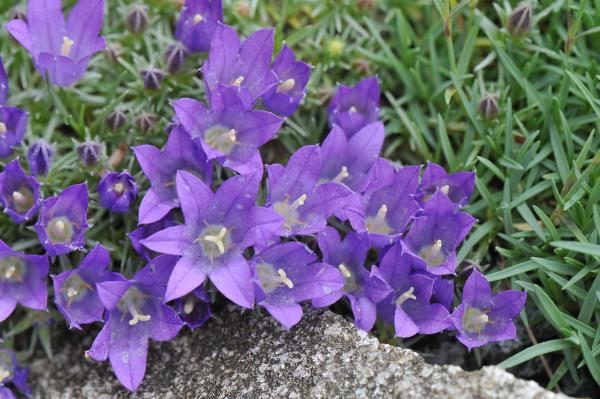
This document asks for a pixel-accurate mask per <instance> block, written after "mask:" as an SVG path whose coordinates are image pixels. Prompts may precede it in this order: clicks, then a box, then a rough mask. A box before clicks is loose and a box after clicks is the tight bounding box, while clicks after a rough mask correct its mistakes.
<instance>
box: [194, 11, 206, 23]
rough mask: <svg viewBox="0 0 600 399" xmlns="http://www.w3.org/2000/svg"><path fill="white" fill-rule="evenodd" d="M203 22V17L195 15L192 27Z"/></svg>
mask: <svg viewBox="0 0 600 399" xmlns="http://www.w3.org/2000/svg"><path fill="white" fill-rule="evenodd" d="M203 20H204V17H203V16H202V15H200V14H196V15H194V19H193V21H194V25H198V24H199V23H200V22H202V21H203Z"/></svg>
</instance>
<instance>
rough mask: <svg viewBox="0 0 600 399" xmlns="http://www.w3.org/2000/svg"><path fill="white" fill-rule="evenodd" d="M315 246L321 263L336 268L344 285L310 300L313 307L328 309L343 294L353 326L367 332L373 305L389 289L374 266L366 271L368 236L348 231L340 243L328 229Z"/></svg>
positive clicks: (371, 324) (373, 316)
mask: <svg viewBox="0 0 600 399" xmlns="http://www.w3.org/2000/svg"><path fill="white" fill-rule="evenodd" d="M318 244H319V249H321V252H322V253H323V262H325V263H328V264H330V265H332V266H334V267H337V268H338V269H339V270H340V272H341V273H342V275H343V276H344V286H343V287H342V288H341V289H339V290H335V291H333V292H331V293H330V294H329V295H327V296H324V297H322V298H319V299H315V300H313V306H318V307H323V306H329V305H331V304H332V303H334V302H336V301H337V300H338V299H340V298H341V297H342V296H343V295H345V296H346V297H347V298H348V300H349V301H350V305H351V307H352V313H354V323H355V324H356V326H357V327H358V328H360V329H361V330H365V331H370V330H371V329H372V328H373V325H374V324H375V320H376V318H377V307H376V304H377V303H378V302H380V301H381V300H382V299H383V298H385V297H386V296H388V295H389V294H390V293H391V292H392V289H391V287H390V285H389V284H388V283H387V282H386V281H385V280H384V278H383V277H382V275H381V273H380V272H379V269H378V268H377V266H375V265H373V266H371V270H370V271H369V270H367V269H366V268H365V261H366V259H367V252H368V251H369V247H370V243H369V237H368V235H367V234H364V233H362V234H361V233H355V232H352V231H351V232H348V234H347V235H346V237H344V239H343V240H341V239H340V235H339V234H338V232H337V231H336V230H335V229H334V228H332V227H327V228H326V229H325V230H324V231H323V232H321V233H319V235H318Z"/></svg>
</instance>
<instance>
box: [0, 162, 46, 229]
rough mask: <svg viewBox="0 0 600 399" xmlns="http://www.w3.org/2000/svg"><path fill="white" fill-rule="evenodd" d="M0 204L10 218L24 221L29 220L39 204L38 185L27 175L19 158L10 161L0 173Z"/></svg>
mask: <svg viewBox="0 0 600 399" xmlns="http://www.w3.org/2000/svg"><path fill="white" fill-rule="evenodd" d="M0 204H1V205H2V206H3V207H4V212H6V213H7V214H8V215H9V216H10V217H11V219H12V220H14V221H15V222H16V223H19V224H20V223H25V222H27V221H28V220H31V219H32V218H33V217H34V216H35V215H36V214H37V211H38V208H39V206H40V185H39V184H38V182H37V181H35V179H34V178H33V177H31V176H27V175H26V174H25V172H24V171H23V169H22V168H21V164H20V163H19V159H18V158H17V159H14V160H12V161H10V162H9V163H8V164H6V166H5V167H4V171H3V172H2V173H0Z"/></svg>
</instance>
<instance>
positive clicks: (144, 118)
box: [135, 112, 155, 133]
mask: <svg viewBox="0 0 600 399" xmlns="http://www.w3.org/2000/svg"><path fill="white" fill-rule="evenodd" d="M135 123H136V125H137V127H138V129H140V132H141V133H148V132H149V131H150V130H152V129H154V125H155V118H154V115H152V114H149V113H147V112H143V113H142V114H140V116H138V117H137V119H136V120H135Z"/></svg>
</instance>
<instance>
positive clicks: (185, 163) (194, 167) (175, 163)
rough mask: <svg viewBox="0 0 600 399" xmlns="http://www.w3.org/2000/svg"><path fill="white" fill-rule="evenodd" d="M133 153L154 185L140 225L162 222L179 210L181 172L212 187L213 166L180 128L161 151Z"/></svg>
mask: <svg viewBox="0 0 600 399" xmlns="http://www.w3.org/2000/svg"><path fill="white" fill-rule="evenodd" d="M133 151H134V152H135V156H136V158H137V160H138V163H139V164H140V167H141V168H142V170H143V171H144V174H145V175H146V177H147V178H148V180H150V184H151V187H150V189H149V190H148V192H147V193H146V195H145V196H144V199H143V200H142V203H141V204H140V210H139V223H140V224H148V223H153V222H156V221H159V220H160V219H162V218H163V217H164V216H165V215H166V214H167V213H169V211H170V210H171V209H173V208H177V207H179V199H178V198H177V191H176V189H175V176H176V174H177V171H178V170H180V169H181V170H187V171H189V172H191V173H195V174H196V175H198V176H200V177H202V178H203V179H204V180H205V181H206V182H208V183H209V184H210V181H211V179H212V165H211V164H210V163H209V162H208V161H207V159H206V155H205V154H204V151H202V149H201V148H200V147H197V146H196V145H194V142H193V141H192V139H191V138H190V135H189V134H188V132H186V131H185V129H184V128H183V127H182V126H181V125H177V126H175V127H174V128H173V130H172V131H171V133H170V134H169V139H168V140H167V144H166V145H165V147H164V149H163V150H162V151H161V150H159V149H158V148H156V147H154V146H152V145H149V144H145V145H139V146H137V147H133ZM157 160H160V163H159V162H157Z"/></svg>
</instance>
